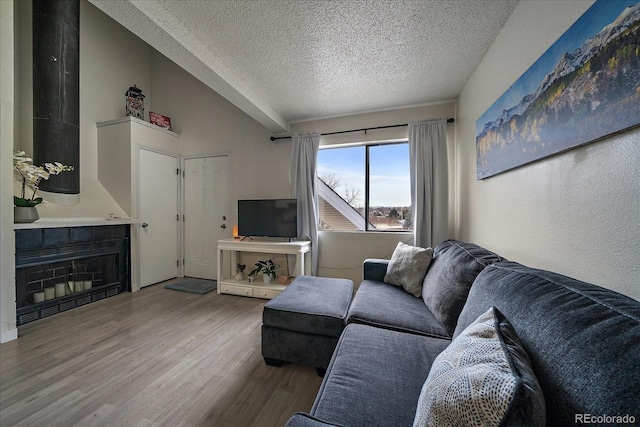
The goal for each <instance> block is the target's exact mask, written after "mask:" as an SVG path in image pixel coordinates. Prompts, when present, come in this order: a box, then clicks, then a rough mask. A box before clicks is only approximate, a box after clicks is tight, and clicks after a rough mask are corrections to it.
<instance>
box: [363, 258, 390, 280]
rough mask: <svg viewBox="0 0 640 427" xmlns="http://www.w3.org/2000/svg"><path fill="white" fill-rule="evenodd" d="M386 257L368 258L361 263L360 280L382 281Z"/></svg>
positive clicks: (387, 261)
mask: <svg viewBox="0 0 640 427" xmlns="http://www.w3.org/2000/svg"><path fill="white" fill-rule="evenodd" d="M387 265H389V260H388V259H377V258H368V259H365V260H364V263H362V280H379V281H380V282H384V276H385V275H386V274H387Z"/></svg>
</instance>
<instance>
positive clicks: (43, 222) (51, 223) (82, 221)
mask: <svg viewBox="0 0 640 427" xmlns="http://www.w3.org/2000/svg"><path fill="white" fill-rule="evenodd" d="M137 223H138V220H135V219H106V218H100V217H88V218H40V219H39V220H37V221H35V222H30V223H25V224H14V225H13V229H14V230H28V229H36V228H59V227H90V226H96V225H123V224H137Z"/></svg>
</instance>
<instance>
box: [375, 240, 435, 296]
mask: <svg viewBox="0 0 640 427" xmlns="http://www.w3.org/2000/svg"><path fill="white" fill-rule="evenodd" d="M432 256H433V249H432V248H421V247H418V246H410V245H407V244H405V243H402V242H398V245H397V246H396V248H395V250H394V251H393V255H391V260H390V261H389V265H388V266H387V274H385V276H384V281H385V282H387V283H390V284H392V285H395V286H402V288H403V289H404V290H405V291H407V292H409V293H410V294H411V295H413V296H414V297H420V296H422V281H423V280H424V276H425V274H427V268H429V263H430V262H431V257H432Z"/></svg>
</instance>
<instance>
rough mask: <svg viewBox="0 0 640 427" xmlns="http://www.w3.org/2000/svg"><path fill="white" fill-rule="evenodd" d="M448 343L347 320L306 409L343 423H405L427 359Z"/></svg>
mask: <svg viewBox="0 0 640 427" xmlns="http://www.w3.org/2000/svg"><path fill="white" fill-rule="evenodd" d="M387 286H388V285H387ZM388 287H389V286H388ZM399 291H400V292H403V291H402V290H399ZM407 296H408V297H410V298H413V297H411V296H410V295H407ZM449 343H450V341H449V340H443V339H437V338H431V337H424V336H420V335H415V334H407V333H402V332H397V331H390V330H387V329H381V328H374V327H371V326H367V325H357V324H350V325H347V327H346V328H345V330H344V333H343V334H342V336H341V337H340V341H339V342H338V346H337V347H336V351H335V352H334V354H333V359H332V360H331V364H330V365H329V369H328V370H327V373H326V375H325V377H324V381H323V382H322V385H321V386H320V390H319V391H318V395H317V396H316V400H315V402H314V404H313V407H312V409H311V411H310V413H311V415H312V416H313V417H315V418H317V419H319V420H322V421H323V422H326V423H334V424H339V425H344V426H349V427H359V426H362V427H371V426H394V427H403V426H411V425H412V423H413V417H414V415H415V412H416V406H417V403H418V396H419V395H420V389H421V388H422V384H424V381H425V379H426V378H427V375H428V374H429V369H430V367H431V364H432V363H433V360H434V359H435V358H436V356H437V355H438V354H439V353H440V352H442V350H444V349H445V348H446V347H447V346H448V345H449Z"/></svg>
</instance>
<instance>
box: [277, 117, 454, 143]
mask: <svg viewBox="0 0 640 427" xmlns="http://www.w3.org/2000/svg"><path fill="white" fill-rule="evenodd" d="M454 121H455V119H453V118H449V119H447V123H453V122H454ZM402 126H409V124H408V123H404V124H401V125H388V126H376V127H372V128H362V129H352V130H340V131H337V132H326V133H321V134H320V135H321V136H326V135H337V134H340V133H350V132H363V131H364V133H367V131H368V130H376V129H389V128H399V127H402ZM289 138H291V137H290V136H272V137H271V140H272V141H275V140H276V139H289Z"/></svg>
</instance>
